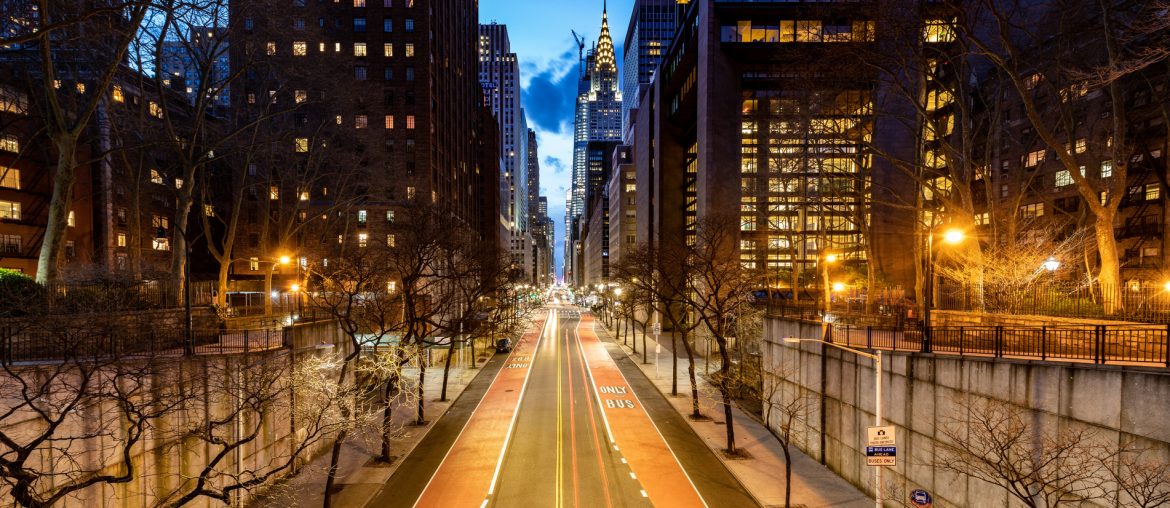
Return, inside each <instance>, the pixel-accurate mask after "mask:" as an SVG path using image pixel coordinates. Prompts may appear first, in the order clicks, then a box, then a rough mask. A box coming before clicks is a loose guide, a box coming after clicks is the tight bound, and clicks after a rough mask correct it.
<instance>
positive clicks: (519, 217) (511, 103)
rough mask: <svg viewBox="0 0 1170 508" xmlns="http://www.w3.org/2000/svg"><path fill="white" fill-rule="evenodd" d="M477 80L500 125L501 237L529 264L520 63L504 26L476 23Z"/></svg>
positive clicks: (525, 129)
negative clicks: (502, 227) (477, 37)
mask: <svg viewBox="0 0 1170 508" xmlns="http://www.w3.org/2000/svg"><path fill="white" fill-rule="evenodd" d="M479 80H480V83H481V85H482V86H483V89H484V91H485V93H486V94H487V95H486V97H485V99H486V100H487V104H488V106H490V107H491V110H492V113H493V114H495V116H496V120H497V121H498V122H499V124H500V159H501V167H500V177H501V181H500V203H501V204H502V205H503V206H502V209H503V216H502V217H501V220H502V221H503V224H504V225H505V229H506V230H507V233H506V234H507V235H508V236H509V238H506V239H502V240H503V241H507V242H508V243H509V245H510V249H511V252H512V255H513V260H514V261H515V262H517V263H523V264H524V265H525V266H528V263H525V262H524V260H525V259H526V258H527V257H528V254H527V252H528V245H529V244H530V243H531V242H530V241H528V239H527V238H526V237H525V235H526V233H527V232H528V222H529V219H528V215H529V210H528V208H529V205H528V202H529V195H528V194H529V192H528V123H527V121H526V119H525V118H524V109H523V108H522V107H521V104H520V63H519V61H518V60H517V58H516V53H513V52H512V47H511V41H510V40H509V38H508V26H507V25H501V24H498V23H490V24H481V25H479ZM526 271H530V270H528V269H527V268H526Z"/></svg>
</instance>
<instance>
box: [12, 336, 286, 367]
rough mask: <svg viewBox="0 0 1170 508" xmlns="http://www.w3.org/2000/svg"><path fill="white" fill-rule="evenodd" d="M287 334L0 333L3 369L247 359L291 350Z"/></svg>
mask: <svg viewBox="0 0 1170 508" xmlns="http://www.w3.org/2000/svg"><path fill="white" fill-rule="evenodd" d="M287 330H288V329H287V328H284V329H269V330H230V331H229V330H193V331H192V337H191V340H190V341H188V340H187V337H186V334H185V333H184V332H183V330H181V329H180V330H152V331H150V332H147V333H141V334H98V333H91V332H84V331H71V332H54V331H39V330H22V331H19V332H16V333H12V332H9V331H3V332H0V363H3V364H6V365H11V364H15V363H25V362H28V363H33V362H51V361H94V360H108V361H115V360H120V359H133V358H150V357H157V356H182V355H212V354H214V355H222V354H246V353H253V352H259V351H268V350H273V349H279V348H283V347H287V346H288V345H289V339H288V336H287V334H288V332H287Z"/></svg>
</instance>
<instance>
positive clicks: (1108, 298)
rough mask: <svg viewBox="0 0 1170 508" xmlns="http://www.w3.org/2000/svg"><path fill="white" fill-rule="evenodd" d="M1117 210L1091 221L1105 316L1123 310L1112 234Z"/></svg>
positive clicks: (1118, 270)
mask: <svg viewBox="0 0 1170 508" xmlns="http://www.w3.org/2000/svg"><path fill="white" fill-rule="evenodd" d="M1116 213H1117V212H1115V211H1110V212H1109V213H1108V214H1103V215H1099V216H1098V217H1097V220H1096V222H1094V223H1093V229H1094V233H1095V235H1096V237H1097V254H1098V256H1099V257H1100V262H1101V271H1100V272H1099V273H1098V274H1097V282H1098V284H1100V286H1101V304H1102V308H1103V309H1104V311H1105V315H1106V316H1112V315H1115V314H1117V313H1118V312H1120V311H1122V310H1125V309H1124V308H1123V305H1122V303H1121V266H1120V264H1119V262H1118V253H1117V238H1116V237H1115V236H1114V230H1113V217H1114V215H1116Z"/></svg>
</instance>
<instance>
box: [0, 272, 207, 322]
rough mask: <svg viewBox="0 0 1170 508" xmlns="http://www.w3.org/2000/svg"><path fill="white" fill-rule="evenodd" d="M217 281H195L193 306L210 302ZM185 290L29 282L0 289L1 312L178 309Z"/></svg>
mask: <svg viewBox="0 0 1170 508" xmlns="http://www.w3.org/2000/svg"><path fill="white" fill-rule="evenodd" d="M214 287H215V283H214V282H212V281H194V282H192V283H191V305H192V306H200V305H210V304H211V303H212V300H213V298H212V295H213V290H214ZM182 293H183V292H182V291H179V290H178V289H177V288H176V287H175V284H174V283H172V282H171V281H163V280H156V281H100V282H54V283H49V284H44V285H42V284H36V283H33V282H31V281H30V282H29V283H27V284H24V285H21V286H19V287H16V286H13V287H6V288H3V289H0V313H3V314H6V315H24V314H26V313H31V314H36V313H38V312H42V311H47V312H48V313H50V314H90V313H101V312H111V311H136V310H150V309H168V308H178V307H181V306H182V305H183V300H182Z"/></svg>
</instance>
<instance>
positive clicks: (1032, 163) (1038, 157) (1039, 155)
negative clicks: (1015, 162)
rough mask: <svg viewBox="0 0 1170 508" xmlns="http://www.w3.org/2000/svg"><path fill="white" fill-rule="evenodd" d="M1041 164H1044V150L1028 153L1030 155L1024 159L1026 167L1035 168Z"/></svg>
mask: <svg viewBox="0 0 1170 508" xmlns="http://www.w3.org/2000/svg"><path fill="white" fill-rule="evenodd" d="M1041 162H1044V150H1036V151H1034V152H1028V155H1027V156H1026V157H1025V158H1024V167H1029V168H1034V167H1036V166H1038V165H1040V163H1041Z"/></svg>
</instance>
